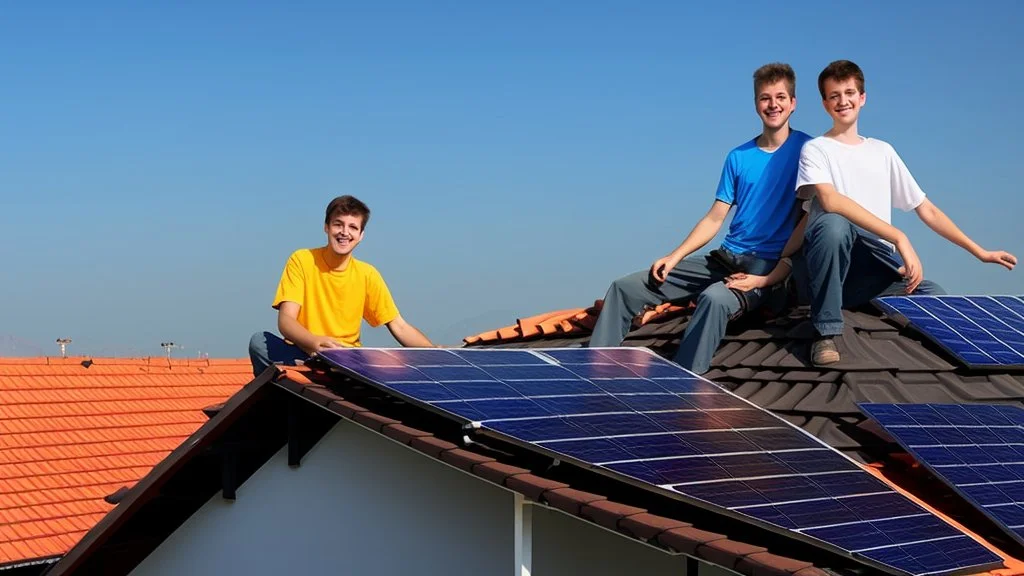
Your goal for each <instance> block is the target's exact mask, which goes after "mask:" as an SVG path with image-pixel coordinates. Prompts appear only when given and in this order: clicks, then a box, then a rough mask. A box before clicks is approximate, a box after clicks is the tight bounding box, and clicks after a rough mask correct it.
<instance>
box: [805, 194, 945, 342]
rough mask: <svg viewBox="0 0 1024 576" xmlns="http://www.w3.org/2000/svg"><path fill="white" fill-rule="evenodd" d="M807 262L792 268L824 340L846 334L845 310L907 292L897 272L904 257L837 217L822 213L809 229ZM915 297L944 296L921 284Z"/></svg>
mask: <svg viewBox="0 0 1024 576" xmlns="http://www.w3.org/2000/svg"><path fill="white" fill-rule="evenodd" d="M804 260H805V262H806V264H805V265H799V266H795V267H794V275H795V276H797V282H798V283H804V282H806V286H807V287H808V289H809V293H808V295H809V297H810V300H811V321H812V323H813V324H814V328H815V329H816V330H817V331H818V334H821V335H822V336H834V335H837V334H842V333H843V313H842V309H843V308H854V307H857V306H862V305H864V304H867V303H868V302H870V301H871V299H872V298H875V297H876V296H891V295H896V294H905V293H906V290H905V284H904V282H903V278H902V276H900V274H899V272H898V270H899V268H900V266H903V260H902V259H901V258H900V255H899V254H897V253H895V252H894V251H893V249H892V248H890V247H889V246H888V245H887V244H884V243H882V241H881V240H879V239H878V237H877V236H875V235H873V234H871V233H869V232H866V231H865V230H862V229H860V228H858V227H857V226H854V225H853V224H851V223H850V221H849V220H847V219H846V218H843V217H842V216H840V215H839V214H831V213H824V214H818V215H817V216H815V218H814V220H813V221H812V222H809V223H808V224H807V230H806V231H805V232H804ZM914 294H945V291H944V290H943V289H942V288H941V287H940V286H939V285H938V284H936V283H935V282H930V281H928V280H923V281H922V282H921V284H919V285H918V287H917V289H916V290H915V291H914Z"/></svg>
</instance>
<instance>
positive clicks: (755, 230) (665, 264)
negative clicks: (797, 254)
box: [590, 64, 810, 374]
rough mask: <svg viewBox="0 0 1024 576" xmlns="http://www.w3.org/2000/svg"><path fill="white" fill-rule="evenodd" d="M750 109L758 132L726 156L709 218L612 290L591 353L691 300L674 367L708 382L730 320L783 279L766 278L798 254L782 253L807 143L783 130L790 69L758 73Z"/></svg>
mask: <svg viewBox="0 0 1024 576" xmlns="http://www.w3.org/2000/svg"><path fill="white" fill-rule="evenodd" d="M754 101H755V104H756V108H757V113H758V116H760V117H761V122H762V124H763V128H762V132H761V134H760V135H759V136H758V137H756V138H754V139H753V140H750V141H748V142H746V143H744V144H742V145H740V146H739V147H737V148H735V149H733V150H732V151H731V152H729V155H728V157H727V158H726V160H725V167H724V168H723V170H722V178H721V180H720V182H719V184H718V191H717V192H716V194H715V202H714V204H712V206H711V210H709V211H708V213H707V214H706V215H705V216H704V217H703V218H702V219H701V220H700V221H699V222H697V225H696V226H694V228H693V230H692V231H691V232H690V234H689V235H688V236H687V237H686V239H685V240H684V241H683V243H682V244H680V245H679V247H678V248H676V249H675V250H673V251H672V252H671V253H670V254H669V255H667V256H665V257H663V258H659V259H658V260H656V261H655V262H654V264H653V265H651V268H650V270H642V271H639V272H636V273H633V274H630V275H628V276H624V277H622V278H619V279H618V280H616V281H614V282H612V285H611V287H610V288H609V289H608V293H607V295H605V299H604V307H603V309H602V310H601V314H600V316H599V317H598V320H597V325H596V326H595V327H594V332H593V335H592V336H591V338H590V346H593V347H597V346H618V345H619V344H621V343H622V340H623V338H625V336H626V333H627V332H628V331H629V328H630V324H631V323H632V321H633V318H635V317H636V315H637V314H639V313H640V312H641V311H643V310H644V308H646V307H649V306H655V305H658V304H661V303H663V302H679V301H686V300H691V299H693V298H694V297H696V298H697V309H696V310H695V311H694V313H693V317H692V318H690V322H689V324H688V325H687V327H686V332H685V333H684V334H683V339H682V342H681V343H680V345H679V351H678V352H677V353H676V356H675V361H676V362H677V363H679V364H680V365H681V366H683V367H685V368H688V369H690V370H692V371H694V372H696V373H698V374H700V373H703V372H707V370H708V368H709V366H710V364H711V357H712V356H713V355H714V353H715V349H716V348H718V343H719V342H721V340H722V337H723V336H724V335H725V327H726V324H727V323H728V322H729V320H730V319H731V318H735V317H736V316H738V315H740V314H742V313H743V312H745V311H749V310H753V309H754V308H757V306H758V305H760V304H761V302H762V300H763V299H764V297H765V295H766V294H767V288H768V285H767V279H769V278H770V279H775V278H778V277H779V275H778V274H772V275H771V276H768V275H769V272H771V271H772V270H773V269H774V268H775V266H776V264H778V263H779V262H780V259H781V258H782V257H783V256H789V255H790V253H791V252H792V251H793V250H795V246H794V247H792V248H791V247H790V246H789V245H788V244H794V245H795V244H796V243H794V242H787V241H788V240H789V239H790V237H791V234H792V232H793V230H794V227H795V226H796V224H797V216H798V214H799V210H798V209H797V204H796V202H795V201H794V194H793V191H794V190H795V189H796V172H797V163H798V160H799V158H800V148H801V147H802V146H803V144H804V142H806V141H807V140H809V139H810V136H808V135H807V134H804V133H803V132H800V131H797V130H790V127H789V117H790V115H791V114H792V113H793V111H794V110H795V109H796V74H794V73H793V69H792V68H791V67H790V66H789V65H787V64H767V65H765V66H762V67H761V68H759V69H758V70H757V71H756V72H754ZM733 206H735V207H736V213H735V214H734V215H733V220H732V224H731V225H730V226H729V233H728V235H727V236H726V237H725V240H724V241H723V242H722V246H721V248H719V249H718V250H714V251H712V253H711V254H710V255H709V256H707V257H697V256H691V254H693V253H694V252H696V251H697V250H699V249H700V248H702V247H703V246H704V245H705V244H707V243H708V242H710V241H711V239H712V238H714V237H715V234H717V233H718V230H719V229H720V228H721V227H722V223H723V222H724V221H725V217H726V216H727V215H728V213H729V210H730V209H731V208H732V207H733ZM802 223H803V221H801V224H802ZM793 236H794V237H796V238H799V236H800V234H797V235H793ZM783 262H784V263H787V264H788V260H783ZM744 274H749V275H750V276H749V277H747V276H744Z"/></svg>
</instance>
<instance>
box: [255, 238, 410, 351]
mask: <svg viewBox="0 0 1024 576" xmlns="http://www.w3.org/2000/svg"><path fill="white" fill-rule="evenodd" d="M327 250H328V248H327V247H321V248H304V249H302V250H296V251H295V252H294V253H292V255H291V256H290V257H289V258H288V263H287V264H285V266H284V272H283V273H282V274H281V282H280V283H279V284H278V285H277V295H276V296H274V304H273V307H274V308H277V307H278V306H280V305H281V302H285V301H288V302H295V303H296V304H298V305H299V317H298V321H299V324H302V325H303V326H304V327H305V328H306V330H309V331H310V332H312V333H313V334H316V335H317V336H330V337H332V338H334V339H335V340H337V341H338V342H339V343H341V344H343V345H346V346H359V345H360V341H359V329H360V327H361V326H362V320H363V319H364V318H365V319H366V321H367V323H369V324H370V326H374V327H377V326H380V325H381V324H387V323H388V322H391V321H392V320H394V319H395V318H397V317H398V307H397V306H395V301H394V300H393V299H392V298H391V292H390V291H388V286H387V284H385V283H384V278H382V277H381V275H380V272H377V269H376V268H374V267H373V266H371V265H369V264H367V263H366V262H360V261H359V260H356V259H355V258H354V257H353V258H352V259H351V260H349V262H348V266H347V267H346V268H345V269H344V270H342V271H340V272H337V271H334V270H331V269H330V268H329V267H328V266H327V261H326V260H325V259H324V253H325V252H326V251H327Z"/></svg>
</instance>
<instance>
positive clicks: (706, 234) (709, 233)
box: [672, 218, 722, 260]
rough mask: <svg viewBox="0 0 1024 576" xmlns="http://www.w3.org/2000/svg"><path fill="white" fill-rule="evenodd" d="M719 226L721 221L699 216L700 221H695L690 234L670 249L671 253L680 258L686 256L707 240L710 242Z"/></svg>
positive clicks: (702, 245)
mask: <svg viewBox="0 0 1024 576" xmlns="http://www.w3.org/2000/svg"><path fill="white" fill-rule="evenodd" d="M721 227H722V222H721V221H715V220H711V219H710V218H701V220H700V222H697V225H696V226H694V227H693V230H691V231H690V234H689V235H687V236H686V239H685V240H683V243H682V244H680V245H679V246H678V247H677V248H676V249H675V250H673V251H672V255H673V256H674V257H676V258H678V259H680V260H681V259H683V258H686V257H687V256H689V255H690V254H693V253H694V252H696V251H697V250H700V249H701V248H703V247H704V246H705V245H707V243H708V242H711V239H712V238H714V237H715V234H718V230H719V229H720V228H721Z"/></svg>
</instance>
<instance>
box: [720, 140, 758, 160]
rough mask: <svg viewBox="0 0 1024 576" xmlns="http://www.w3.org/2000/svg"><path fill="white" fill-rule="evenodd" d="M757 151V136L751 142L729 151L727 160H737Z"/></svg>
mask: <svg viewBox="0 0 1024 576" xmlns="http://www.w3.org/2000/svg"><path fill="white" fill-rule="evenodd" d="M757 149H758V148H757V137H756V136H755V137H753V138H751V139H750V140H747V141H746V142H744V143H743V144H740V145H739V146H737V147H735V148H733V149H732V150H729V154H728V155H727V156H726V160H735V159H737V158H739V157H741V156H743V154H744V153H745V152H749V151H751V150H757Z"/></svg>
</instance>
